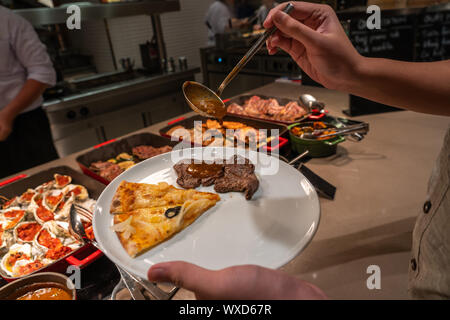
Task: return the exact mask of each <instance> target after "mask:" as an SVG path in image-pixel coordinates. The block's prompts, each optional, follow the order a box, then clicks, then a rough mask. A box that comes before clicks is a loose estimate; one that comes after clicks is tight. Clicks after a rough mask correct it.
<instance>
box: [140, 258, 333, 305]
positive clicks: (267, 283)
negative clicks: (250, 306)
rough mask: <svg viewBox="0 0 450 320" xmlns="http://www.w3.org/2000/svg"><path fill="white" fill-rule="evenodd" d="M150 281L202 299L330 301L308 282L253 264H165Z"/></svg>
mask: <svg viewBox="0 0 450 320" xmlns="http://www.w3.org/2000/svg"><path fill="white" fill-rule="evenodd" d="M148 279H149V280H150V281H156V282H171V283H173V284H175V285H177V286H178V287H182V288H185V289H187V290H190V291H193V292H194V293H195V295H196V297H197V299H201V300H280V299H283V300H300V299H305V300H313V299H314V300H316V299H327V297H326V295H325V294H324V293H323V292H322V291H321V290H320V289H319V288H317V287H316V286H314V285H312V284H310V283H308V282H306V281H303V280H300V279H298V278H296V277H293V276H289V275H287V274H285V273H283V272H281V271H276V270H271V269H267V268H262V267H258V266H253V265H246V266H236V267H230V268H226V269H222V270H218V271H211V270H207V269H203V268H201V267H199V266H196V265H193V264H190V263H187V262H181V261H175V262H166V263H159V264H156V265H154V266H152V267H151V268H150V269H149V271H148Z"/></svg>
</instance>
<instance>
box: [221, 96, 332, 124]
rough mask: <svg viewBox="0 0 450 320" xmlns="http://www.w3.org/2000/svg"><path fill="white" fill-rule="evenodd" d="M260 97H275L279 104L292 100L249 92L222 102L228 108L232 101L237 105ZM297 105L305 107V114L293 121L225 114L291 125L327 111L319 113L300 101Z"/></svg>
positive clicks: (312, 119) (318, 116)
mask: <svg viewBox="0 0 450 320" xmlns="http://www.w3.org/2000/svg"><path fill="white" fill-rule="evenodd" d="M254 96H257V97H260V98H261V99H265V100H267V99H275V100H277V101H278V103H279V104H280V105H286V104H288V103H289V102H292V101H294V100H293V99H288V98H279V97H269V96H264V95H259V94H251V95H248V94H246V95H240V96H236V97H233V98H230V99H226V100H224V101H223V102H224V103H225V106H226V107H227V108H228V106H229V105H230V104H232V103H236V104H238V105H241V106H242V105H244V103H245V102H246V101H247V100H248V99H250V98H251V97H254ZM299 105H300V106H301V107H302V108H303V109H306V112H307V113H306V115H304V116H303V117H300V118H298V119H296V120H295V121H282V120H275V119H270V118H259V117H252V116H248V115H242V114H239V113H230V112H228V113H227V114H229V115H232V116H236V117H241V118H244V119H256V120H262V121H268V122H274V123H280V124H284V125H291V124H294V123H297V122H301V121H315V120H319V119H321V118H323V117H324V116H325V113H328V111H325V112H324V113H320V112H319V110H316V109H310V108H309V107H304V106H302V105H301V104H300V103H299Z"/></svg>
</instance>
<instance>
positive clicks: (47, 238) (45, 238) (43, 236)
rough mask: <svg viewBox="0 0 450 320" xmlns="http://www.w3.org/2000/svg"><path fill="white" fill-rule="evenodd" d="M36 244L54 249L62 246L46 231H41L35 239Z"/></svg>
mask: <svg viewBox="0 0 450 320" xmlns="http://www.w3.org/2000/svg"><path fill="white" fill-rule="evenodd" d="M37 241H38V243H39V244H40V245H42V246H44V247H46V248H49V249H54V248H57V247H60V246H62V243H61V241H60V240H59V239H57V238H53V237H52V235H51V234H50V232H48V231H47V230H45V229H44V230H42V231H41V233H40V234H39V236H38V239H37Z"/></svg>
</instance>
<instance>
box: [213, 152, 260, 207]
mask: <svg viewBox="0 0 450 320" xmlns="http://www.w3.org/2000/svg"><path fill="white" fill-rule="evenodd" d="M258 188H259V180H258V178H257V177H256V175H255V166H254V165H253V164H252V163H251V162H250V160H248V159H246V158H242V157H238V156H237V155H235V156H234V157H233V158H231V159H229V160H227V161H226V164H225V168H224V175H223V177H222V178H219V179H216V182H215V184H214V190H215V191H216V192H219V193H226V192H244V194H245V199H247V200H250V199H251V198H252V197H253V195H254V194H255V192H256V191H257V190H258Z"/></svg>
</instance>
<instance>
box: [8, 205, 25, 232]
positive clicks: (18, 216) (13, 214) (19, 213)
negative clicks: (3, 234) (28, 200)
mask: <svg viewBox="0 0 450 320" xmlns="http://www.w3.org/2000/svg"><path fill="white" fill-rule="evenodd" d="M24 215H25V211H24V210H12V211H8V212H5V213H4V216H5V217H6V218H13V219H12V220H9V221H8V224H7V225H6V227H5V230H9V229H11V228H14V227H15V226H16V225H17V224H18V223H19V222H20V220H22V218H23V216H24Z"/></svg>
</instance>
